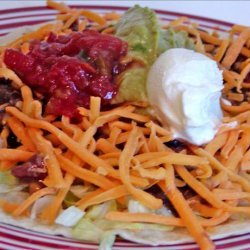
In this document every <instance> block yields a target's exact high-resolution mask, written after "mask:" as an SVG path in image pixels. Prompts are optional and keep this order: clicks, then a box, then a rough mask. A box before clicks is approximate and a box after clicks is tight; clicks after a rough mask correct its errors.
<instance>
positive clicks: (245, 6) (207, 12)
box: [0, 0, 250, 26]
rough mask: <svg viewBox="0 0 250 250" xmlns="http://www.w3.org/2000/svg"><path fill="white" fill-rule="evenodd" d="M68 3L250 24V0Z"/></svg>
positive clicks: (5, 4)
mask: <svg viewBox="0 0 250 250" xmlns="http://www.w3.org/2000/svg"><path fill="white" fill-rule="evenodd" d="M64 2H65V3H67V4H72V5H74V4H77V5H80V4H81V5H113V6H133V5H134V4H140V5H142V6H148V7H150V8H155V9H161V10H168V11H174V12H179V13H187V14H192V15H198V16H203V17H209V18H214V19H219V20H223V21H228V22H232V23H236V24H244V25H248V26H250V15H249V13H250V1H247V0H246V1H237V0H235V1H223V0H222V1H216V0H214V1H213V0H212V1H203V0H193V1H178V0H165V1H157V0H155V1H123V0H122V1H118V0H115V1H104V0H103V1H90V0H88V1H86V0H78V1H64ZM45 4H46V1H45V0H35V1H23V0H18V1H13V0H8V1H2V0H0V9H8V8H19V7H26V6H27V7H28V6H40V5H45Z"/></svg>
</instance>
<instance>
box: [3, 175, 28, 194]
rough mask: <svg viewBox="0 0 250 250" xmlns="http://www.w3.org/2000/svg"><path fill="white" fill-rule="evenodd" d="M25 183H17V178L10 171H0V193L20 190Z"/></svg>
mask: <svg viewBox="0 0 250 250" xmlns="http://www.w3.org/2000/svg"><path fill="white" fill-rule="evenodd" d="M26 186H27V184H23V183H19V181H18V179H17V178H16V177H15V176H14V175H12V174H11V171H9V170H8V171H0V194H5V193H9V192H12V191H15V192H16V191H21V190H23V189H24V188H25V187H26Z"/></svg>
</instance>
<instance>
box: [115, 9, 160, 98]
mask: <svg viewBox="0 0 250 250" xmlns="http://www.w3.org/2000/svg"><path fill="white" fill-rule="evenodd" d="M159 30H160V29H159V25H158V21H157V17H156V14H155V12H154V11H153V10H151V9H149V8H142V7H140V6H138V5H136V6H135V7H133V8H131V9H129V10H128V11H127V12H125V14H124V15H123V16H122V17H121V19H120V21H119V22H118V24H117V26H116V36H118V37H119V38H121V39H122V40H125V41H126V42H127V43H128V47H129V52H128V55H129V56H130V57H132V58H133V59H134V60H135V61H139V62H140V63H141V64H143V65H137V66H136V67H131V68H129V69H127V70H126V71H125V72H123V73H122V75H121V76H120V81H119V86H120V87H119V91H118V94H117V96H116V98H115V100H114V103H121V102H124V101H132V102H134V101H146V100H147V95H146V87H145V82H146V77H147V72H148V68H149V67H150V66H151V65H152V64H153V63H154V61H155V59H156V57H157V47H158V40H159Z"/></svg>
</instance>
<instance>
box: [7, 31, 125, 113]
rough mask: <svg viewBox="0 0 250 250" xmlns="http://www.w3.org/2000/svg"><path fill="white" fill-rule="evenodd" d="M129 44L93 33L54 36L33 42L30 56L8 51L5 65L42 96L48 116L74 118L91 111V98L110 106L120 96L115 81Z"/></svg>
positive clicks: (18, 51)
mask: <svg viewBox="0 0 250 250" xmlns="http://www.w3.org/2000/svg"><path fill="white" fill-rule="evenodd" d="M126 53H127V43H126V42H124V41H122V40H121V39H119V38H117V37H115V36H110V35H107V34H101V33H99V32H97V31H94V30H85V31H82V32H72V33H70V34H68V35H56V34H54V33H51V34H50V35H49V36H48V38H47V40H45V41H37V40H35V41H32V42H31V43H30V47H29V52H28V53H27V54H23V53H22V52H21V51H20V50H15V49H7V50H6V52H5V55H4V62H5V64H6V65H7V66H8V67H9V68H10V69H12V70H14V71H15V72H16V73H17V74H18V76H19V77H20V78H21V79H22V80H23V82H25V83H26V84H27V85H28V86H30V87H32V89H33V90H34V91H35V92H37V93H39V94H40V95H42V96H43V98H44V100H45V102H46V106H45V113H46V114H54V115H65V116H68V117H70V118H75V117H77V115H78V111H77V107H79V106H83V107H86V108H88V107H89V101H90V96H99V97H100V98H101V100H102V105H107V104H109V103H110V101H111V100H112V99H113V98H114V96H115V95H116V93H117V86H116V85H115V83H114V77H115V75H116V74H118V73H119V71H120V69H121V67H120V63H119V62H120V59H121V57H122V56H124V55H126Z"/></svg>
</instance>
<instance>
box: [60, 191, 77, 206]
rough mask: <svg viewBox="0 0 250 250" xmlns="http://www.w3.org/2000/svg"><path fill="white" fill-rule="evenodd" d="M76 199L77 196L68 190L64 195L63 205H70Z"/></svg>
mask: <svg viewBox="0 0 250 250" xmlns="http://www.w3.org/2000/svg"><path fill="white" fill-rule="evenodd" d="M78 200H79V198H78V197H77V196H75V195H74V194H73V193H72V192H71V191H69V192H68V193H67V195H66V196H65V198H64V201H63V202H64V205H66V207H70V206H72V205H74V204H75V203H76V202H77V201H78Z"/></svg>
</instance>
